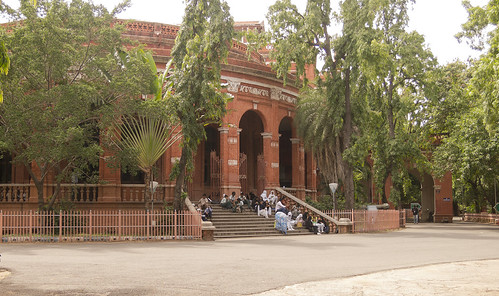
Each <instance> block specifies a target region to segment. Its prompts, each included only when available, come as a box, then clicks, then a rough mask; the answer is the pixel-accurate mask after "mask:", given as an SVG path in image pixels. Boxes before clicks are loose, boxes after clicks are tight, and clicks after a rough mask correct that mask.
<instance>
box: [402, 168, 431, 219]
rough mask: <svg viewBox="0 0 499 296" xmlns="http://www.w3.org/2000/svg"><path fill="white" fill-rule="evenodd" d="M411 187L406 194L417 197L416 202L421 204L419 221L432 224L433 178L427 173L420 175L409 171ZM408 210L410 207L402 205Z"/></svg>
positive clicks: (414, 171)
mask: <svg viewBox="0 0 499 296" xmlns="http://www.w3.org/2000/svg"><path fill="white" fill-rule="evenodd" d="M409 174H410V177H411V183H412V186H411V188H412V189H411V188H409V189H408V190H409V192H408V194H409V195H411V196H414V197H415V196H417V197H418V198H417V202H418V203H419V204H421V221H422V222H433V215H434V214H435V194H434V192H435V190H434V181H433V177H432V176H431V175H430V174H427V173H421V172H418V171H416V170H414V169H411V170H409ZM404 206H405V208H409V207H410V205H409V204H406V205H404Z"/></svg>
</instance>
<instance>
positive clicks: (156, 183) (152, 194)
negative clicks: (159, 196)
mask: <svg viewBox="0 0 499 296" xmlns="http://www.w3.org/2000/svg"><path fill="white" fill-rule="evenodd" d="M149 186H150V188H151V214H154V192H155V191H156V187H158V182H156V181H151V182H150V183H149ZM152 217H153V220H152V225H153V226H155V225H156V221H154V215H153V216H152Z"/></svg>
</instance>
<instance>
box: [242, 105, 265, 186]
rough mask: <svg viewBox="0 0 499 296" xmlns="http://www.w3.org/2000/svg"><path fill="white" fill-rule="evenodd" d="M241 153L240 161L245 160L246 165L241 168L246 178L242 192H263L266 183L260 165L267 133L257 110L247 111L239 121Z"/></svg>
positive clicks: (243, 181)
mask: <svg viewBox="0 0 499 296" xmlns="http://www.w3.org/2000/svg"><path fill="white" fill-rule="evenodd" d="M238 125H239V128H240V134H239V152H240V161H242V159H243V158H244V160H245V163H244V164H243V166H242V167H241V166H240V172H239V175H240V176H242V175H244V176H245V178H244V179H243V180H240V182H241V190H243V191H245V192H260V191H262V190H263V186H264V183H261V182H262V177H264V176H265V174H264V172H262V171H261V170H262V167H261V166H260V165H259V163H260V162H261V160H260V161H259V159H261V157H262V156H263V151H264V150H263V149H264V148H263V137H262V133H263V132H264V131H265V128H264V125H263V120H262V118H261V116H260V114H259V113H258V112H255V110H247V111H246V112H244V113H243V115H242V116H241V119H240V120H239V123H238ZM240 165H241V163H240Z"/></svg>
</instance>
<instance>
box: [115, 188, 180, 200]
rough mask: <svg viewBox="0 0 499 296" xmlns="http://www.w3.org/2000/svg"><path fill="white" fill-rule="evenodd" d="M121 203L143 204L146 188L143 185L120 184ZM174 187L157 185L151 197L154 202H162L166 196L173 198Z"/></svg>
mask: <svg viewBox="0 0 499 296" xmlns="http://www.w3.org/2000/svg"><path fill="white" fill-rule="evenodd" d="M120 188H121V201H122V202H143V201H144V196H145V190H146V187H145V185H144V184H121V185H120ZM173 190H174V185H161V184H160V185H158V187H156V191H155V192H154V195H153V200H154V201H155V202H162V201H164V200H165V199H166V197H167V196H173Z"/></svg>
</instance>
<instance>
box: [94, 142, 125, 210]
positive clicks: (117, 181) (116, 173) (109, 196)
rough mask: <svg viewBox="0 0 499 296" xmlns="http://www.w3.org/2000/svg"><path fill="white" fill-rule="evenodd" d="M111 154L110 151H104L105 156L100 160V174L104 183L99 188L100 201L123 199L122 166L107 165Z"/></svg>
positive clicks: (118, 200)
mask: <svg viewBox="0 0 499 296" xmlns="http://www.w3.org/2000/svg"><path fill="white" fill-rule="evenodd" d="M111 156H112V155H111V153H110V152H109V151H104V157H102V158H101V159H100V160H99V176H100V179H101V180H102V181H103V182H102V183H104V184H103V185H102V186H101V187H100V188H101V189H100V190H99V191H100V192H99V202H111V203H112V202H120V201H121V192H120V186H121V170H120V168H110V167H109V166H108V165H107V161H106V160H107V159H109V158H110V157H111Z"/></svg>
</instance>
